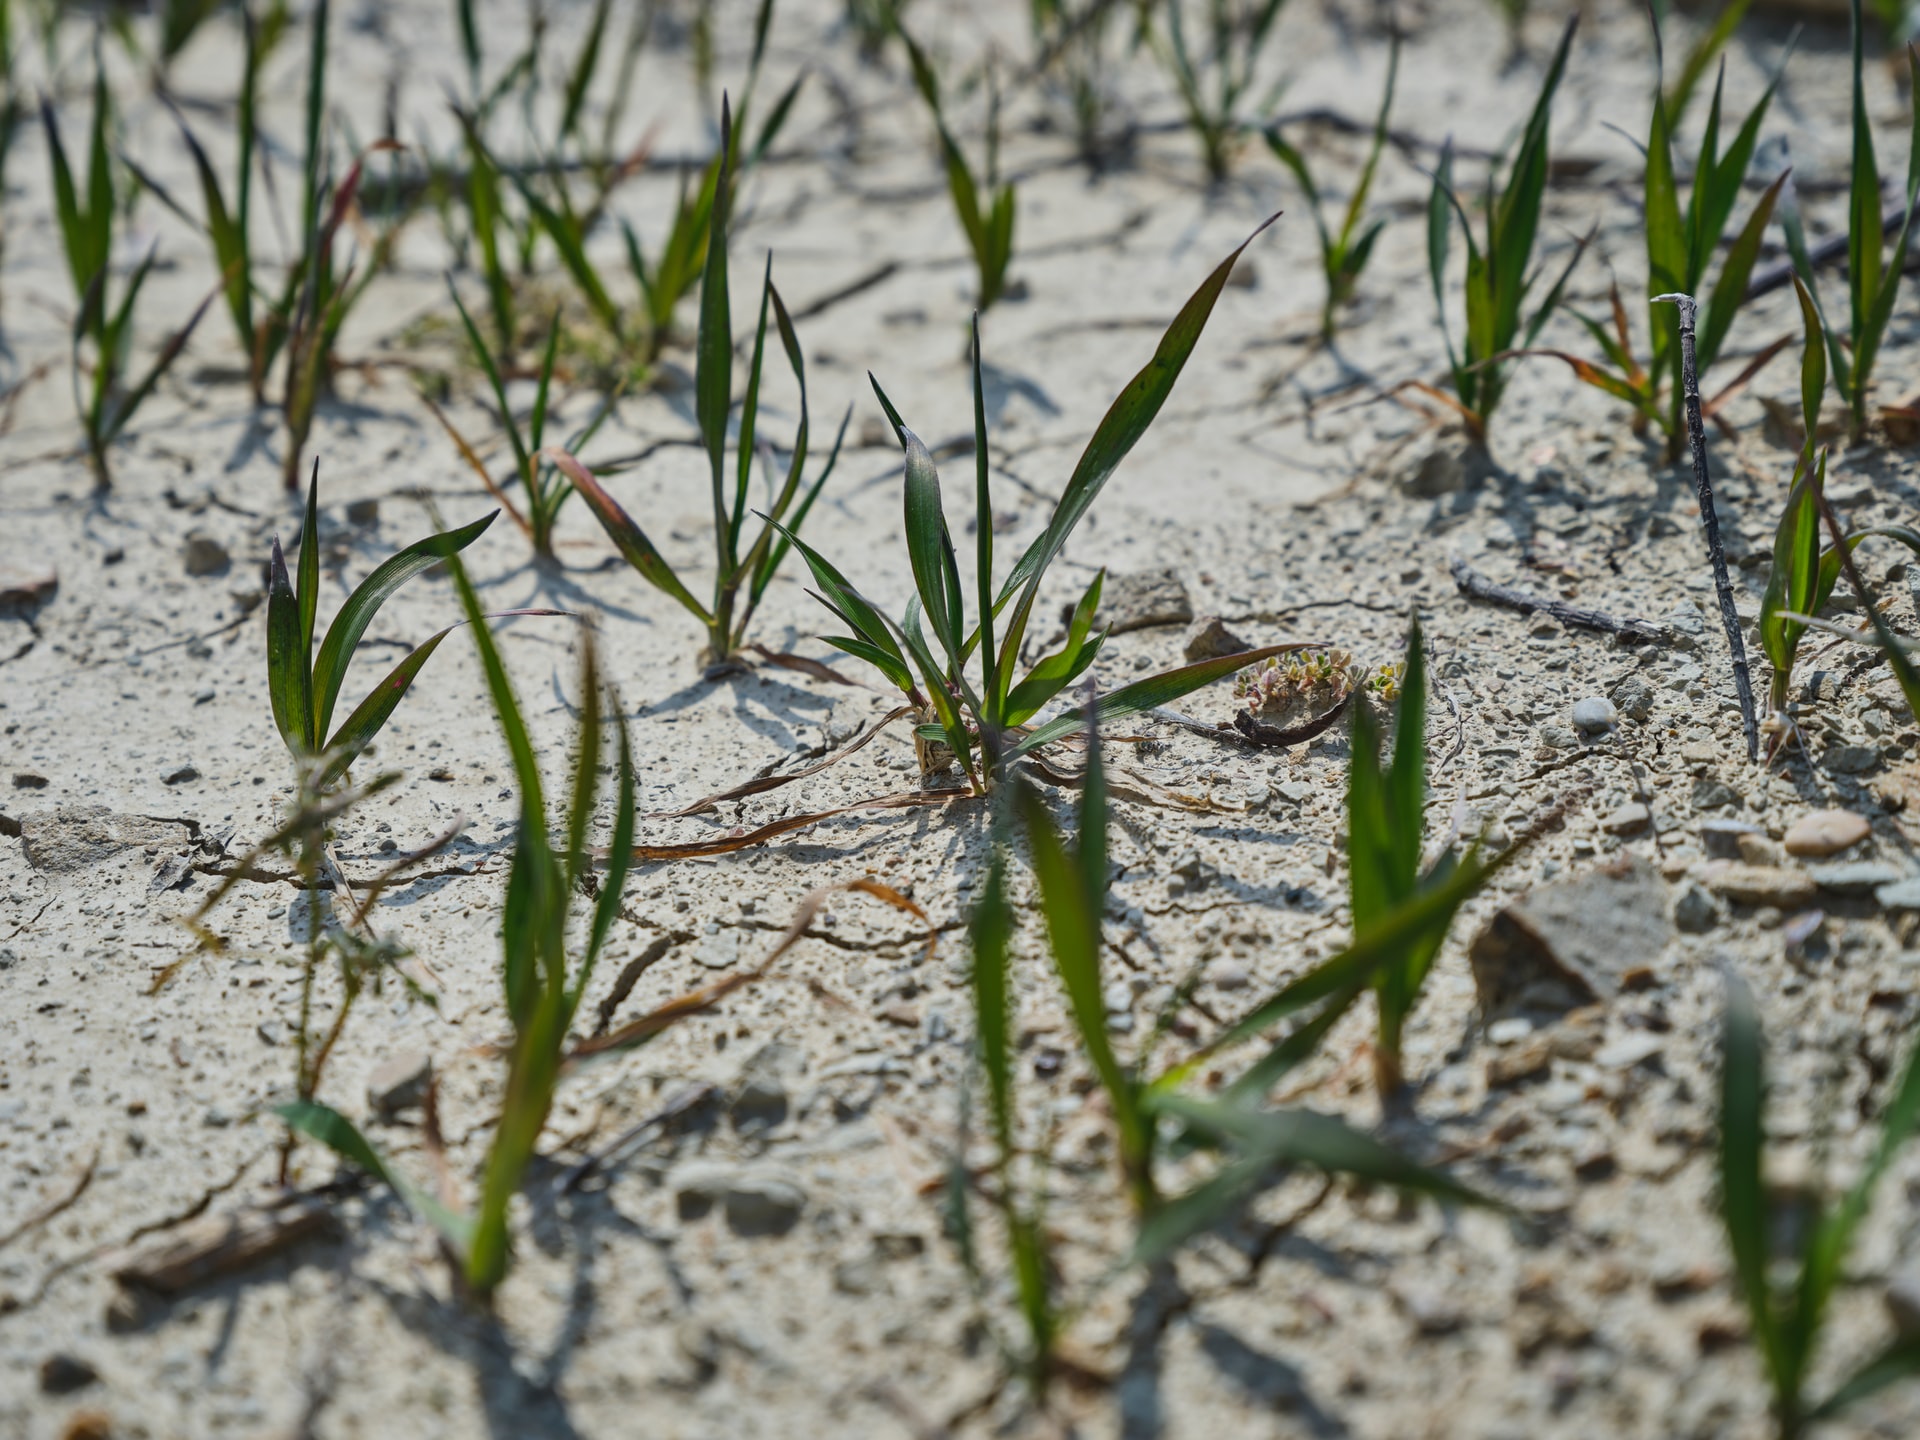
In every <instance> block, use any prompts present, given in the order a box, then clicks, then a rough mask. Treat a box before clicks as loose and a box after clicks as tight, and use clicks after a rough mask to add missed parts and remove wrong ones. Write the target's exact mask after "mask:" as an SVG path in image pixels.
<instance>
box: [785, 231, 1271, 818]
mask: <svg viewBox="0 0 1920 1440" xmlns="http://www.w3.org/2000/svg"><path fill="white" fill-rule="evenodd" d="M1269 223H1271V222H1269ZM1261 228H1262V229H1264V228H1265V226H1262V227H1261ZM1254 233H1255V234H1256V235H1257V234H1258V233H1259V231H1255V232H1254ZM1252 239H1253V237H1252V236H1249V237H1248V239H1247V240H1246V241H1243V242H1242V243H1241V245H1240V246H1239V247H1238V248H1236V249H1235V250H1234V252H1233V253H1232V254H1231V255H1229V256H1227V258H1226V259H1225V260H1223V261H1221V262H1220V264H1219V265H1218V266H1217V267H1215V269H1214V271H1213V273H1212V274H1210V275H1209V276H1208V277H1207V278H1206V280H1205V281H1203V282H1202V283H1201V285H1200V288H1199V289H1198V290H1196V291H1195V292H1194V293H1193V294H1192V296H1190V297H1189V298H1188V300H1187V303H1186V304H1185V305H1184V306H1182V307H1181V310H1180V313H1179V314H1178V315H1176V316H1175V317H1174V320H1173V323H1172V324H1171V325H1170V326H1168V327H1167V330H1166V333H1165V334H1164V335H1162V336H1161V338H1160V343H1159V345H1158V347H1156V349H1155V351H1154V354H1153V358H1152V359H1151V360H1149V361H1148V362H1147V365H1146V367H1145V368H1144V369H1142V370H1141V371H1140V373H1139V374H1138V375H1136V376H1135V377H1134V378H1133V380H1132V381H1131V382H1129V383H1128V385H1127V387H1126V388H1125V389H1124V390H1122V391H1121V392H1120V395H1119V396H1118V398H1116V399H1115V400H1114V402H1113V404H1112V406H1111V407H1110V408H1109V409H1108V410H1107V413H1106V415H1105V417H1104V418H1102V420H1101V422H1100V424H1099V426H1098V427H1097V428H1096V429H1095V431H1094V433H1093V438H1092V439H1091V440H1089V441H1088V442H1087V447H1086V449H1085V450H1084V451H1083V452H1082V453H1081V456H1080V460H1079V463H1078V464H1076V465H1075V467H1074V470H1073V474H1072V475H1071V476H1070V477H1069V478H1068V480H1067V484H1066V488H1065V489H1064V491H1063V492H1062V494H1061V497H1060V500H1059V503H1058V504H1057V505H1056V506H1055V507H1054V512H1053V517H1052V519H1051V520H1050V521H1049V522H1048V524H1047V528H1046V530H1045V531H1044V532H1042V533H1041V534H1040V535H1039V536H1038V537H1036V538H1035V539H1034V541H1033V543H1032V544H1030V545H1029V546H1028V547H1027V549H1026V551H1025V553H1023V554H1022V555H1021V557H1020V559H1019V560H1018V562H1016V563H1015V565H1014V567H1013V570H1012V572H1011V573H1010V574H1009V575H1008V576H1007V577H1006V579H1005V580H1003V581H1001V582H1000V583H999V586H998V589H996V588H995V581H994V573H993V572H994V565H993V526H992V524H991V523H989V522H990V519H991V516H992V514H993V509H992V503H991V499H992V497H991V493H990V486H989V476H990V470H991V461H990V453H989V450H988V446H987V412H986V394H985V387H984V385H983V383H982V380H981V369H980V367H981V356H980V323H979V317H978V316H977V315H976V316H975V317H974V326H973V425H974V495H975V503H976V506H977V510H978V514H979V516H980V523H979V524H977V525H976V526H975V527H974V572H975V573H974V578H975V582H976V605H977V619H976V623H975V628H974V629H973V630H972V631H970V632H969V631H968V630H967V629H966V618H965V614H964V609H965V603H964V601H963V600H962V598H961V585H960V571H959V566H958V563H957V561H956V560H955V557H954V548H953V537H952V534H951V532H950V531H949V530H948V527H947V521H946V515H945V512H944V510H943V508H942V504H941V498H940V476H939V472H938V471H937V470H936V469H935V468H934V464H933V458H932V457H931V456H930V455H929V454H928V453H927V448H926V446H925V445H924V444H922V443H921V441H920V439H919V437H918V436H917V435H915V434H914V433H913V431H911V430H909V429H908V428H907V427H906V425H905V424H904V423H903V422H902V420H901V418H900V415H899V412H898V411H897V410H895V409H894V407H893V403H892V402H891V401H890V400H888V399H887V397H886V394H885V392H884V391H882V390H881V389H880V385H879V382H878V381H877V380H876V381H874V393H875V395H876V396H878V397H879V400H880V404H881V408H882V409H884V410H885V411H886V414H887V418H888V420H889V421H891V422H892V424H893V427H894V433H895V434H896V435H897V436H898V437H899V440H900V443H901V446H902V447H903V449H904V450H905V452H906V475H905V485H904V487H903V498H904V502H905V516H906V531H907V552H908V558H909V560H910V562H911V565H912V569H913V579H914V589H915V592H916V598H915V599H914V600H913V601H911V602H910V603H909V604H908V606H907V610H906V613H905V615H904V616H903V618H902V619H901V620H900V621H899V622H898V623H896V622H894V621H893V620H892V619H890V618H889V617H887V616H886V615H884V614H883V613H882V612H881V611H880V610H879V609H878V607H876V606H875V605H873V604H872V602H870V601H869V600H867V599H866V597H865V596H863V595H862V594H861V593H860V592H859V591H858V590H857V589H855V588H854V586H853V584H852V583H851V582H850V581H848V579H847V578H846V576H845V575H843V574H842V573H841V572H840V571H839V570H838V569H836V568H835V567H834V565H833V564H832V562H831V561H829V560H827V559H826V558H825V557H824V556H822V555H821V554H820V553H819V552H817V551H815V550H813V549H812V548H811V547H809V546H807V545H806V544H804V543H802V542H799V541H796V542H795V545H796V548H797V549H798V550H799V551H800V553H801V555H802V556H803V557H804V558H805V559H806V562H807V565H808V567H809V569H810V570H811V571H812V573H813V580H814V583H815V584H816V585H817V586H818V587H819V592H818V594H817V596H816V598H817V599H819V600H820V601H821V603H823V604H824V605H826V607H827V608H828V609H829V610H832V611H833V612H834V614H835V615H837V616H838V617H839V618H840V619H841V620H842V621H843V622H844V623H845V624H846V626H847V627H848V630H849V631H850V632H851V633H850V634H847V635H842V636H832V637H828V638H827V643H828V644H829V645H832V646H834V647H835V648H836V649H839V650H842V651H845V652H846V653H847V654H849V655H852V656H854V657H855V658H856V659H860V660H864V661H866V662H867V663H868V664H870V665H872V666H873V667H874V668H875V669H877V670H879V671H880V673H881V674H882V675H884V676H885V677H886V678H887V679H888V680H889V681H890V682H892V684H893V685H894V686H895V687H896V688H898V689H899V690H900V691H901V692H902V694H904V695H905V696H906V698H907V701H908V703H909V704H910V705H911V706H912V707H913V709H914V712H915V714H916V715H917V716H918V717H919V719H920V729H919V731H918V732H917V735H918V738H919V741H920V745H919V751H920V764H921V769H922V771H923V773H926V774H932V773H935V772H938V771H940V770H944V769H945V768H947V766H948V765H950V764H952V763H953V762H955V761H957V762H958V763H959V765H960V767H961V769H962V770H963V771H964V772H965V774H966V776H967V779H968V781H969V783H970V784H971V785H972V787H973V788H974V789H975V790H976V791H984V790H986V789H989V788H991V787H992V786H993V785H994V784H995V783H996V782H997V780H998V779H999V772H1000V770H1001V768H1002V766H1003V765H1005V764H1006V763H1007V762H1010V761H1012V760H1014V759H1016V758H1017V757H1019V756H1021V755H1024V754H1026V753H1028V752H1029V751H1032V750H1034V749H1035V748H1036V747H1038V746H1041V745H1045V744H1048V743H1050V742H1052V741H1054V740H1057V739H1059V738H1061V737H1062V736H1064V735H1066V734H1069V733H1071V732H1072V730H1073V729H1074V728H1075V727H1076V726H1077V725H1078V724H1079V719H1078V717H1077V716H1075V715H1072V714H1068V715H1062V716H1060V717H1059V718H1057V719H1054V720H1052V721H1049V722H1047V723H1045V724H1042V725H1038V726H1034V725H1032V724H1031V722H1032V720H1033V719H1034V717H1035V716H1036V715H1037V714H1038V713H1039V711H1040V710H1041V708H1042V707H1043V706H1045V705H1047V704H1048V703H1049V702H1050V701H1052V700H1053V699H1054V698H1055V697H1056V696H1058V695H1059V694H1060V693H1061V692H1062V691H1064V690H1065V689H1066V688H1067V686H1069V685H1071V684H1072V683H1073V682H1074V681H1075V680H1076V679H1078V678H1079V677H1080V676H1081V675H1082V674H1084V673H1085V672H1086V670H1087V667H1088V666H1090V665H1091V664H1092V663H1093V661H1094V659H1095V657H1096V656H1097V655H1098V654H1099V652H1100V647H1101V645H1102V644H1103V643H1104V642H1105V640H1106V631H1104V630H1100V631H1095V630H1094V629H1093V621H1094V616H1095V613H1096V612H1097V610H1098V608H1099V604H1100V589H1101V585H1102V583H1103V580H1104V578H1105V572H1104V571H1102V572H1101V573H1099V574H1096V575H1095V576H1094V578H1093V581H1092V583H1091V584H1090V585H1088V587H1087V589H1086V591H1085V592H1084V593H1083V594H1082V595H1081V597H1080V600H1079V602H1078V604H1076V605H1075V606H1074V609H1073V613H1072V619H1071V622H1070V623H1069V625H1068V627H1067V635H1066V638H1065V641H1064V643H1063V644H1062V646H1061V648H1060V649H1059V650H1057V651H1055V652H1054V653H1052V654H1050V655H1048V656H1046V657H1045V658H1043V659H1041V660H1039V661H1038V662H1036V663H1035V664H1033V665H1032V666H1030V667H1028V668H1027V670H1026V672H1025V674H1024V675H1023V674H1021V670H1020V656H1021V650H1022V646H1023V645H1024V644H1025V641H1026V635H1027V626H1028V624H1029V622H1030V621H1031V619H1032V617H1033V609H1034V605H1035V603H1036V601H1037V600H1038V598H1039V593H1040V585H1041V582H1042V580H1044V579H1045V577H1046V572H1047V569H1048V567H1049V566H1050V565H1052V563H1053V561H1054V560H1055V558H1056V557H1057V556H1058V555H1059V554H1060V551H1061V549H1062V548H1063V547H1064V546H1065V545H1066V542H1067V538H1068V536H1070V535H1071V534H1072V533H1073V530H1074V527H1075V526H1076V525H1078V524H1079V522H1080V520H1081V518H1082V517H1083V516H1084V515H1085V514H1086V513H1087V510H1088V509H1089V508H1090V507H1091V506H1092V505H1093V502H1094V501H1095V500H1096V499H1097V498H1098V497H1099V494H1100V491H1101V488H1102V487H1103V486H1104V485H1105V484H1106V482H1107V479H1108V477H1110V476H1111V475H1112V474H1113V472H1114V470H1115V469H1116V468H1118V466H1119V464H1120V462H1121V461H1122V460H1124V459H1125V458H1126V455H1127V452H1128V451H1130V450H1131V449H1132V448H1133V446H1134V444H1135V442H1136V441H1138V440H1139V438H1140V437H1141V436H1142V435H1143V434H1145V433H1146V430H1147V427H1148V426H1149V425H1151V424H1152V423H1153V419H1154V416H1155V415H1157V414H1158V413H1159V412H1160V407H1161V406H1162V405H1163V404H1165V403H1166V399H1167V396H1168V395H1170V394H1171V393H1172V391H1173V386H1174V382H1175V381H1176V380H1178V379H1179V376H1180V371H1181V369H1182V368H1183V367H1184V366H1185V365H1186V363H1187V358H1188V356H1190V355H1191V354H1192V353H1193V347H1194V345H1195V344H1196V343H1197V342H1198V341H1199V339H1200V334H1201V331H1202V330H1203V329H1204V328H1205V326H1206V323H1207V318H1208V316H1210V315H1211V314H1212V313H1213V307H1214V304H1215V302H1216V301H1217V300H1218V299H1219V298H1220V293H1221V290H1222V289H1223V288H1224V287H1225V285H1226V283H1227V277H1228V276H1229V275H1230V274H1231V273H1232V271H1233V263H1234V261H1235V260H1236V259H1238V258H1239V255H1240V252H1241V251H1242V250H1244V249H1245V248H1246V246H1247V245H1248V244H1250V243H1252ZM869 378H871V377H869ZM1009 605H1011V606H1012V611H1011V615H1010V617H1009V619H1008V621H1007V624H1006V628H1005V630H1004V632H1003V633H1002V634H1001V635H1000V636H999V637H998V640H997V643H996V636H995V633H994V621H995V617H996V616H997V615H999V613H1000V612H1001V611H1002V610H1005V609H1006V608H1007V607H1008V606H1009ZM923 616H924V619H925V624H924V625H923V624H922V617H923ZM928 627H930V628H931V629H932V631H933V641H932V644H929V642H928V639H927V634H926V630H927V628H928ZM935 645H937V646H938V647H939V649H938V651H937V652H936V651H935V649H934V648H933V647H934V646H935ZM1305 648H1308V647H1306V646H1304V645H1273V646H1268V647H1266V648H1264V649H1260V650H1255V651H1252V652H1250V653H1248V654H1244V655H1237V656H1231V657H1227V658H1225V659H1216V660H1203V661H1200V662H1199V663H1197V664H1192V665H1186V666H1182V667H1180V668H1179V669H1175V670H1169V671H1165V672H1163V673H1161V674H1157V675H1152V676H1148V677H1147V678H1146V679H1143V680H1138V681H1135V682H1134V683H1133V684H1131V685H1127V686H1123V687H1122V688H1120V689H1118V690H1115V691H1113V692H1111V693H1109V694H1107V695H1104V696H1102V697H1101V699H1100V701H1099V713H1100V715H1101V716H1102V717H1103V718H1108V719H1111V718H1117V717H1120V716H1123V715H1130V714H1135V713H1138V712H1139V711H1141V710H1147V709H1151V708H1153V707H1155V706H1159V705H1165V704H1167V703H1169V702H1170V701H1172V700H1175V699H1178V698H1179V697H1180V696H1182V695H1186V694H1189V693H1191V692H1192V691H1194V690H1197V689H1199V688H1200V687H1201V686H1203V685H1206V684H1209V683H1211V682H1212V681H1214V680H1219V679H1224V678H1225V677H1226V676H1228V675H1231V674H1232V673H1233V672H1234V671H1236V670H1239V669H1241V668H1243V667H1244V666H1246V665H1248V664H1250V663H1258V662H1259V661H1261V660H1264V659H1265V658H1266V657H1268V656H1269V655H1279V654H1283V653H1286V652H1288V651H1291V650H1299V649H1305ZM976 649H977V650H978V651H979V662H978V674H977V678H976V677H975V675H973V674H970V673H969V670H968V665H969V661H970V660H971V659H972V657H973V655H974V652H975V650H976ZM976 751H977V752H978V753H979V759H978V760H977V761H976V758H975V752H976Z"/></svg>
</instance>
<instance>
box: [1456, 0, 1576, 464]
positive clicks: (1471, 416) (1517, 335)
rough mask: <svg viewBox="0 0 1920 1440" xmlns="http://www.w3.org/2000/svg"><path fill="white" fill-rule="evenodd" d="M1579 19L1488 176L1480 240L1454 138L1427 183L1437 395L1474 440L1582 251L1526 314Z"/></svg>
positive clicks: (1557, 50)
mask: <svg viewBox="0 0 1920 1440" xmlns="http://www.w3.org/2000/svg"><path fill="white" fill-rule="evenodd" d="M1578 23H1579V17H1578V16H1574V17H1573V18H1572V19H1569V20H1568V21H1567V26H1566V29H1565V30H1564V31H1562V32H1561V35H1560V43H1559V44H1558V45H1557V46H1556V47H1555V49H1554V52H1553V58H1552V60H1551V61H1549V62H1548V65H1547V73H1546V77H1545V78H1544V79H1543V80H1542V81H1541V85H1540V95H1539V98H1538V99H1537V100H1536V101H1535V102H1534V107H1533V113H1532V115H1531V116H1530V117H1529V118H1528V120H1527V126H1526V129H1525V131H1523V132H1522V135H1521V139H1520V148H1519V149H1518V150H1517V151H1515V153H1514V157H1513V161H1512V164H1511V165H1510V166H1509V167H1508V169H1507V178H1506V183H1505V184H1504V185H1503V186H1501V187H1500V188H1499V189H1498V190H1497V191H1496V189H1495V185H1494V175H1493V173H1492V172H1491V171H1489V173H1488V176H1487V194H1486V202H1485V209H1486V245H1485V247H1484V248H1482V247H1481V246H1480V245H1478V244H1476V243H1475V242H1474V238H1473V223H1472V221H1471V220H1470V219H1469V218H1468V216H1467V211H1466V208H1465V207H1464V206H1463V205H1462V204H1461V202H1460V197H1459V196H1458V194H1456V193H1455V191H1454V185H1453V147H1452V143H1451V141H1449V142H1448V143H1447V144H1446V145H1445V146H1443V147H1442V149H1441V152H1440V163H1439V164H1438V165H1437V166H1436V167H1435V169H1434V172H1433V188H1432V191H1431V192H1430V194H1429V196H1428V199H1427V273H1428V277H1429V278H1430V279H1431V281H1432V283H1433V299H1434V304H1435V305H1436V306H1437V307H1438V310H1439V315H1440V333H1441V336H1442V338H1443V339H1444V340H1445V341H1446V346H1447V364H1448V368H1449V371H1450V374H1451V380H1452V385H1453V394H1452V396H1451V397H1447V396H1444V395H1443V396H1441V398H1443V399H1447V400H1448V402H1449V403H1450V404H1451V405H1452V406H1453V408H1454V409H1455V410H1456V411H1457V412H1458V413H1459V415H1460V417H1461V419H1462V420H1463V421H1464V422H1465V423H1466V426H1467V428H1468V430H1469V431H1471V432H1472V434H1473V436H1474V438H1475V439H1478V440H1480V441H1482V442H1484V441H1485V440H1486V437H1487V426H1488V424H1489V422H1491V420H1492V419H1493V412H1494V410H1495V409H1496V408H1497V407H1498V405H1499V403H1500V396H1501V394H1502V393H1503V391H1504V390H1505V388H1506V379H1507V377H1506V370H1505V364H1506V361H1507V359H1508V357H1510V356H1511V354H1512V353H1513V352H1514V351H1515V350H1518V349H1524V348H1526V347H1528V346H1530V345H1532V344H1533V342H1534V340H1535V339H1536V338H1538V336H1539V334H1540V331H1541V328H1542V327H1543V326H1545V325H1546V323H1547V321H1548V320H1549V319H1551V318H1552V317H1553V313H1554V311H1555V310H1557V309H1559V307H1560V297H1561V294H1562V292H1563V291H1564V290H1565V289H1566V284H1567V278H1568V277H1569V276H1570V275H1572V274H1573V267H1574V266H1575V265H1578V264H1579V263H1580V257H1581V255H1582V254H1583V253H1584V252H1585V249H1586V242H1585V241H1581V242H1580V243H1579V244H1578V245H1576V246H1575V248H1574V252H1573V258H1572V259H1571V260H1569V261H1568V262H1567V266H1566V269H1564V270H1563V271H1561V273H1560V275H1559V278H1558V279H1556V280H1555V281H1554V283H1553V285H1552V286H1551V287H1550V288H1549V289H1548V290H1547V292H1546V294H1545V296H1544V297H1543V298H1542V299H1541V300H1540V302H1539V303H1538V304H1537V305H1535V306H1534V307H1533V309H1532V313H1531V314H1525V313H1523V312H1525V310H1526V305H1527V300H1528V297H1529V296H1530V295H1532V294H1533V293H1534V292H1535V289H1536V286H1537V285H1538V282H1539V281H1540V279H1541V276H1540V274H1539V272H1538V271H1536V270H1535V269H1534V268H1533V249H1534V241H1535V238H1536V237H1537V236H1538V234H1539V230H1540V211H1541V206H1542V203H1543V201H1544V200H1545V197H1546V190H1547V169H1548V164H1547V161H1548V130H1549V121H1550V118H1551V114H1552V109H1553V97H1554V92H1555V91H1557V90H1558V89H1559V88H1560V79H1561V77H1562V76H1563V75H1564V74H1565V73H1566V68H1567V52H1568V50H1569V49H1570V48H1571V47H1572V45H1573V35H1574V29H1575V27H1576V25H1577V24H1578ZM1456 218H1457V219H1458V221H1459V224H1460V228H1461V232H1462V233H1463V234H1464V236H1465V237H1466V242H1467V267H1466V283H1465V296H1464V309H1465V315H1464V324H1463V325H1462V327H1461V332H1460V343H1459V346H1458V348H1456V347H1455V344H1454V336H1453V331H1452V329H1451V328H1450V327H1449V326H1448V324H1447V299H1446V280H1447V256H1448V251H1449V249H1450V245H1451V236H1452V231H1453V226H1454V222H1455V220H1456ZM1434 393H1436V394H1438V393H1439V392H1434Z"/></svg>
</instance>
